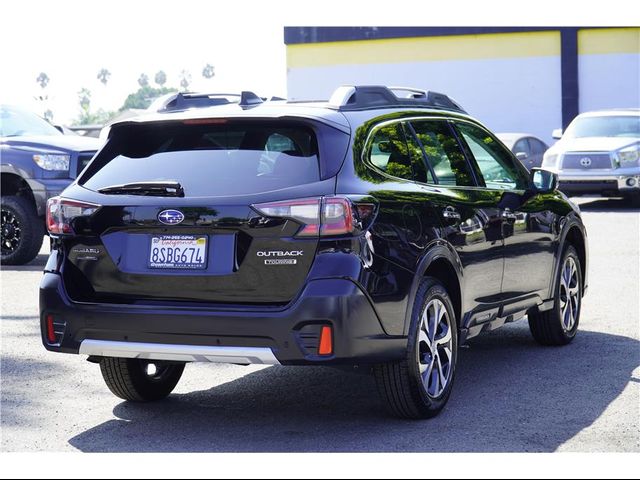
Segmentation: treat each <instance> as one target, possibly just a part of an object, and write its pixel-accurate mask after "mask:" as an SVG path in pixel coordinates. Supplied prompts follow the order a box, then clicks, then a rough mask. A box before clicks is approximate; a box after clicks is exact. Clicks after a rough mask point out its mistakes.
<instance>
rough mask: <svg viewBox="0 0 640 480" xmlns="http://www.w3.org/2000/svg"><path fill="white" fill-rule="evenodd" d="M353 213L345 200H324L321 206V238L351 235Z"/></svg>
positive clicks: (348, 202)
mask: <svg viewBox="0 0 640 480" xmlns="http://www.w3.org/2000/svg"><path fill="white" fill-rule="evenodd" d="M353 223H354V222H353V211H352V209H351V202H350V201H349V200H347V199H346V198H341V197H331V198H325V199H324V204H323V206H322V225H321V227H320V235H321V236H332V235H346V234H347V233H353V230H354V229H353Z"/></svg>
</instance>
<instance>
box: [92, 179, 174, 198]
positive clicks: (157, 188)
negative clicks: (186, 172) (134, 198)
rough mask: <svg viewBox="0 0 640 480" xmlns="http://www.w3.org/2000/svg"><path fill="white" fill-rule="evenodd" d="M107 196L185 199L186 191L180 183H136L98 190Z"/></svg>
mask: <svg viewBox="0 0 640 480" xmlns="http://www.w3.org/2000/svg"><path fill="white" fill-rule="evenodd" d="M98 192H100V193H104V194H107V195H147V196H150V197H184V189H183V188H182V185H180V183H178V182H171V181H161V182H135V183H125V184H122V185H111V186H109V187H104V188H101V189H99V190H98Z"/></svg>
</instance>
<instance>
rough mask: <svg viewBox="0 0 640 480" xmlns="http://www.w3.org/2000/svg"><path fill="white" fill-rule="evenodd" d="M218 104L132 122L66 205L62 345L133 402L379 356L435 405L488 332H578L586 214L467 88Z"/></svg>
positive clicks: (427, 409) (49, 277)
mask: <svg viewBox="0 0 640 480" xmlns="http://www.w3.org/2000/svg"><path fill="white" fill-rule="evenodd" d="M208 97H209V98H211V99H212V100H214V99H215V96H211V95H209V96H208ZM196 100H198V101H200V99H196ZM192 101H193V105H194V106H197V107H198V108H188V107H189V106H190V105H191V102H192ZM211 104H212V105H214V106H206V105H207V102H201V103H196V101H195V100H194V99H193V98H191V97H188V96H187V97H182V96H180V97H179V98H178V100H177V102H176V104H175V105H174V106H173V107H172V106H169V107H168V108H166V109H164V111H163V112H162V113H156V114H154V115H151V116H147V117H137V118H135V119H130V120H126V121H123V122H120V123H116V124H114V125H112V126H111V130H110V134H109V139H108V141H107V143H106V145H105V146H104V147H103V148H102V150H100V151H99V152H98V154H97V155H96V157H95V159H94V160H93V162H91V164H90V165H89V166H88V168H87V169H86V170H85V171H84V172H83V173H82V174H81V175H80V177H79V178H78V179H77V180H76V181H75V182H74V183H73V184H72V185H71V186H70V187H68V188H67V189H66V190H65V191H64V192H63V193H62V195H61V196H59V197H56V198H53V199H51V200H50V201H49V203H48V206H47V224H48V228H49V232H50V234H51V236H52V238H54V241H53V246H52V251H51V258H50V259H49V262H48V263H47V266H46V269H45V274H44V276H43V278H42V283H41V286H40V315H41V333H42V340H43V343H44V346H45V348H46V349H48V350H51V351H53V352H63V353H72V354H78V353H79V354H83V355H88V359H89V360H90V361H91V362H94V363H98V364H99V365H100V370H101V372H102V376H103V378H104V380H105V382H106V384H107V386H108V387H109V389H110V390H111V391H112V392H113V393H114V394H115V395H117V396H118V397H120V398H123V399H125V400H129V401H151V400H158V399H161V398H164V397H166V396H167V395H169V394H170V393H171V391H172V390H173V389H174V387H175V386H176V384H177V382H178V380H179V379H180V377H181V375H182V373H183V370H184V368H185V364H186V363H188V362H223V363H233V364H276V365H277V364H281V365H327V366H348V367H352V366H354V365H359V366H361V367H362V368H364V369H367V368H370V369H371V370H372V372H373V373H374V374H375V378H376V380H377V382H378V385H379V388H380V391H381V393H382V396H383V398H384V399H385V401H386V403H387V405H388V406H389V409H390V410H391V411H392V412H393V413H395V414H396V415H398V416H401V417H407V418H425V417H430V416H433V415H435V414H437V413H438V412H439V411H440V410H441V409H442V408H443V407H444V405H445V403H446V402H447V400H448V398H449V395H450V393H451V389H452V385H453V382H454V377H455V372H456V368H457V361H458V347H459V345H461V344H463V343H465V342H466V341H467V340H468V339H470V338H472V337H475V336H476V335H478V334H480V333H481V332H484V331H489V330H492V329H494V328H497V327H499V326H501V325H503V324H505V323H507V322H511V321H514V320H517V319H520V318H522V317H523V316H524V315H525V314H527V315H528V319H529V320H528V321H529V326H530V329H531V332H532V334H533V337H534V338H535V339H536V340H537V341H538V342H540V343H541V344H544V345H565V344H567V343H569V342H571V341H572V339H573V338H574V337H575V335H576V332H577V329H578V324H579V320H580V313H581V309H582V296H583V294H584V292H585V290H586V288H587V257H588V252H587V238H586V231H585V228H584V225H583V223H582V220H581V215H580V211H579V209H578V208H577V207H576V206H575V205H573V204H572V203H571V202H569V201H568V200H567V198H566V197H565V196H564V195H563V194H562V193H559V192H558V191H557V190H556V181H557V178H556V176H555V174H553V173H551V172H547V171H544V170H540V169H534V170H533V171H532V172H531V173H529V172H527V170H526V169H525V168H524V167H523V166H522V164H521V163H520V162H518V160H517V159H516V158H515V156H514V155H513V154H512V153H511V152H510V151H509V150H508V149H506V148H505V147H504V146H503V145H502V143H500V142H499V141H498V140H497V139H496V137H495V136H494V135H493V134H492V133H491V132H489V131H488V130H487V129H486V128H485V127H484V126H483V125H482V124H480V123H479V122H478V121H477V120H474V119H473V118H471V117H470V116H468V115H466V114H465V113H464V111H463V110H462V109H461V107H459V106H458V105H457V104H456V103H455V102H453V101H452V100H450V99H449V98H448V97H447V96H445V95H442V94H436V93H433V92H424V91H421V90H412V89H409V90H407V89H389V88H387V87H382V86H347V87H341V88H339V89H338V90H337V91H336V92H335V94H334V95H333V96H332V98H331V99H330V100H329V101H328V102H323V103H318V102H313V103H300V102H295V103H287V102H282V101H276V102H263V101H262V100H261V99H260V98H259V97H257V96H256V95H255V94H252V93H250V92H243V93H242V95H241V96H238V98H236V99H235V100H233V101H232V102H228V103H225V104H219V103H218V104H217V105H216V104H215V102H213V101H212V102H211ZM62 381H63V382H64V381H65V380H64V379H63V380H62ZM475 381H476V382H482V379H481V378H479V379H476V380H475Z"/></svg>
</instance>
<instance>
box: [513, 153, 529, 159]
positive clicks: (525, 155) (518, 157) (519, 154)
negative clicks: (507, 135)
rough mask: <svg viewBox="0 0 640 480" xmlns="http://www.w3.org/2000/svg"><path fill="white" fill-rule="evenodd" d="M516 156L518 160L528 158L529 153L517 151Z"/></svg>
mask: <svg viewBox="0 0 640 480" xmlns="http://www.w3.org/2000/svg"><path fill="white" fill-rule="evenodd" d="M516 158H517V159H518V160H526V159H527V158H529V155H527V152H518V153H516Z"/></svg>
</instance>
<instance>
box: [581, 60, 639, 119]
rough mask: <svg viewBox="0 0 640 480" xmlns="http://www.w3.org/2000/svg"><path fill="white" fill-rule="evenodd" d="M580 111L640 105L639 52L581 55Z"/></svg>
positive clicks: (636, 106)
mask: <svg viewBox="0 0 640 480" xmlns="http://www.w3.org/2000/svg"><path fill="white" fill-rule="evenodd" d="M578 80H579V85H580V87H579V88H580V112H588V111H590V110H601V109H606V108H629V107H635V108H638V107H640V55H638V54H637V53H621V54H594V55H580V56H579V57H578Z"/></svg>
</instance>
